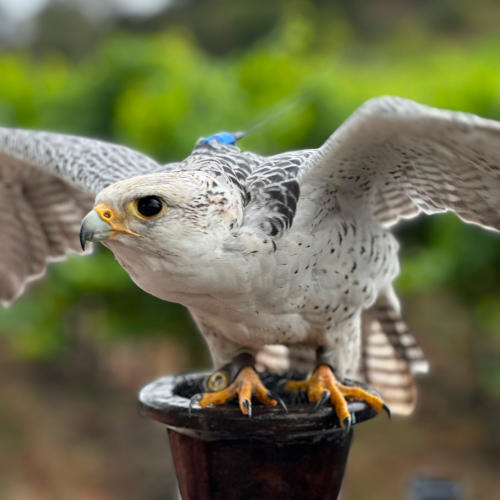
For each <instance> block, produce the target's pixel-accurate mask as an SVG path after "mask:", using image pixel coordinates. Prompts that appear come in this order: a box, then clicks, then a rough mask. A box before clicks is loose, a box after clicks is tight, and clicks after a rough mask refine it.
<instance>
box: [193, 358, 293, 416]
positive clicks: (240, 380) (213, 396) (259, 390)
mask: <svg viewBox="0 0 500 500" xmlns="http://www.w3.org/2000/svg"><path fill="white" fill-rule="evenodd" d="M236 396H238V401H239V404H240V409H241V411H242V412H243V413H244V414H245V415H248V416H249V417H251V416H252V396H255V397H256V398H257V399H258V400H259V401H260V402H261V403H264V404H266V405H269V406H276V405H277V404H278V403H279V404H280V405H281V406H283V408H284V409H285V410H286V406H285V404H284V403H283V401H282V400H281V398H280V397H279V396H278V395H277V394H274V393H273V392H271V391H269V389H267V388H266V386H265V385H264V384H263V383H262V381H261V380H260V378H259V376H258V375H257V372H256V371H255V370H254V369H253V368H252V367H250V366H246V367H245V368H243V369H242V370H241V371H240V373H239V374H238V376H237V377H236V379H235V380H234V382H233V383H232V384H231V385H230V386H228V387H227V388H226V389H224V390H222V391H218V392H206V393H204V394H197V395H196V396H194V397H193V398H192V399H191V405H192V404H193V403H198V404H199V405H200V406H202V407H205V406H209V405H223V404H224V403H226V402H227V401H229V400H231V399H233V398H235V397H236ZM191 405H190V406H191Z"/></svg>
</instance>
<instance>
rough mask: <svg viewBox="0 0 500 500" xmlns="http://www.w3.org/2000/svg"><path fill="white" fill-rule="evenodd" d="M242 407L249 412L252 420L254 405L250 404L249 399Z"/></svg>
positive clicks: (245, 400) (244, 401)
mask: <svg viewBox="0 0 500 500" xmlns="http://www.w3.org/2000/svg"><path fill="white" fill-rule="evenodd" d="M242 405H243V406H244V407H245V408H246V409H247V411H248V418H252V403H250V401H248V399H244V400H243V403H242Z"/></svg>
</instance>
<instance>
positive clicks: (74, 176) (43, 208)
mask: <svg viewBox="0 0 500 500" xmlns="http://www.w3.org/2000/svg"><path fill="white" fill-rule="evenodd" d="M171 168H172V166H169V165H167V166H160V165H159V164H158V163H156V162H155V161H153V160H151V159H150V158H148V157H147V156H145V155H142V154H141V153H138V152H136V151H133V150H131V149H128V148H125V147H122V146H117V145H114V144H108V143H105V142H101V141H97V140H92V139H84V138H81V137H74V136H68V135H62V134H52V133H47V132H35V131H28V130H19V129H9V128H1V127H0V304H2V305H4V306H8V305H10V304H11V303H12V302H13V301H14V300H16V298H17V297H18V296H19V295H20V294H21V293H22V292H23V290H24V287H25V285H26V283H27V282H29V281H33V280H35V279H37V278H40V277H41V276H43V274H44V272H45V268H46V265H47V262H51V261H57V260H61V259H64V258H65V257H66V255H67V253H68V252H74V253H82V251H81V248H80V242H79V231H80V224H81V221H82V219H83V217H84V216H85V214H86V213H87V212H88V211H89V210H91V208H92V206H93V203H94V197H95V195H96V194H97V193H99V192H100V191H101V190H102V189H104V188H105V187H107V186H109V185H110V184H113V183H115V182H117V181H119V180H122V179H126V178H128V177H133V176H136V175H142V174H147V173H152V172H158V171H163V170H170V169H171Z"/></svg>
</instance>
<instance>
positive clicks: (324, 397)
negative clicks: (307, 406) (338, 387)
mask: <svg viewBox="0 0 500 500" xmlns="http://www.w3.org/2000/svg"><path fill="white" fill-rule="evenodd" d="M330 395H331V394H330V391H325V392H324V393H323V394H322V395H321V399H320V400H319V401H318V402H317V403H316V404H315V405H314V408H313V410H312V412H311V413H316V412H317V411H318V409H319V408H321V407H322V406H323V405H324V404H325V403H326V402H327V401H328V400H329V399H330Z"/></svg>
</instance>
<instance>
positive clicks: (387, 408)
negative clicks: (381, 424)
mask: <svg viewBox="0 0 500 500" xmlns="http://www.w3.org/2000/svg"><path fill="white" fill-rule="evenodd" d="M382 409H383V410H384V411H385V412H386V413H387V416H388V417H389V420H390V419H391V410H390V409H389V407H388V406H387V405H386V404H385V403H384V404H383V405H382Z"/></svg>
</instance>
